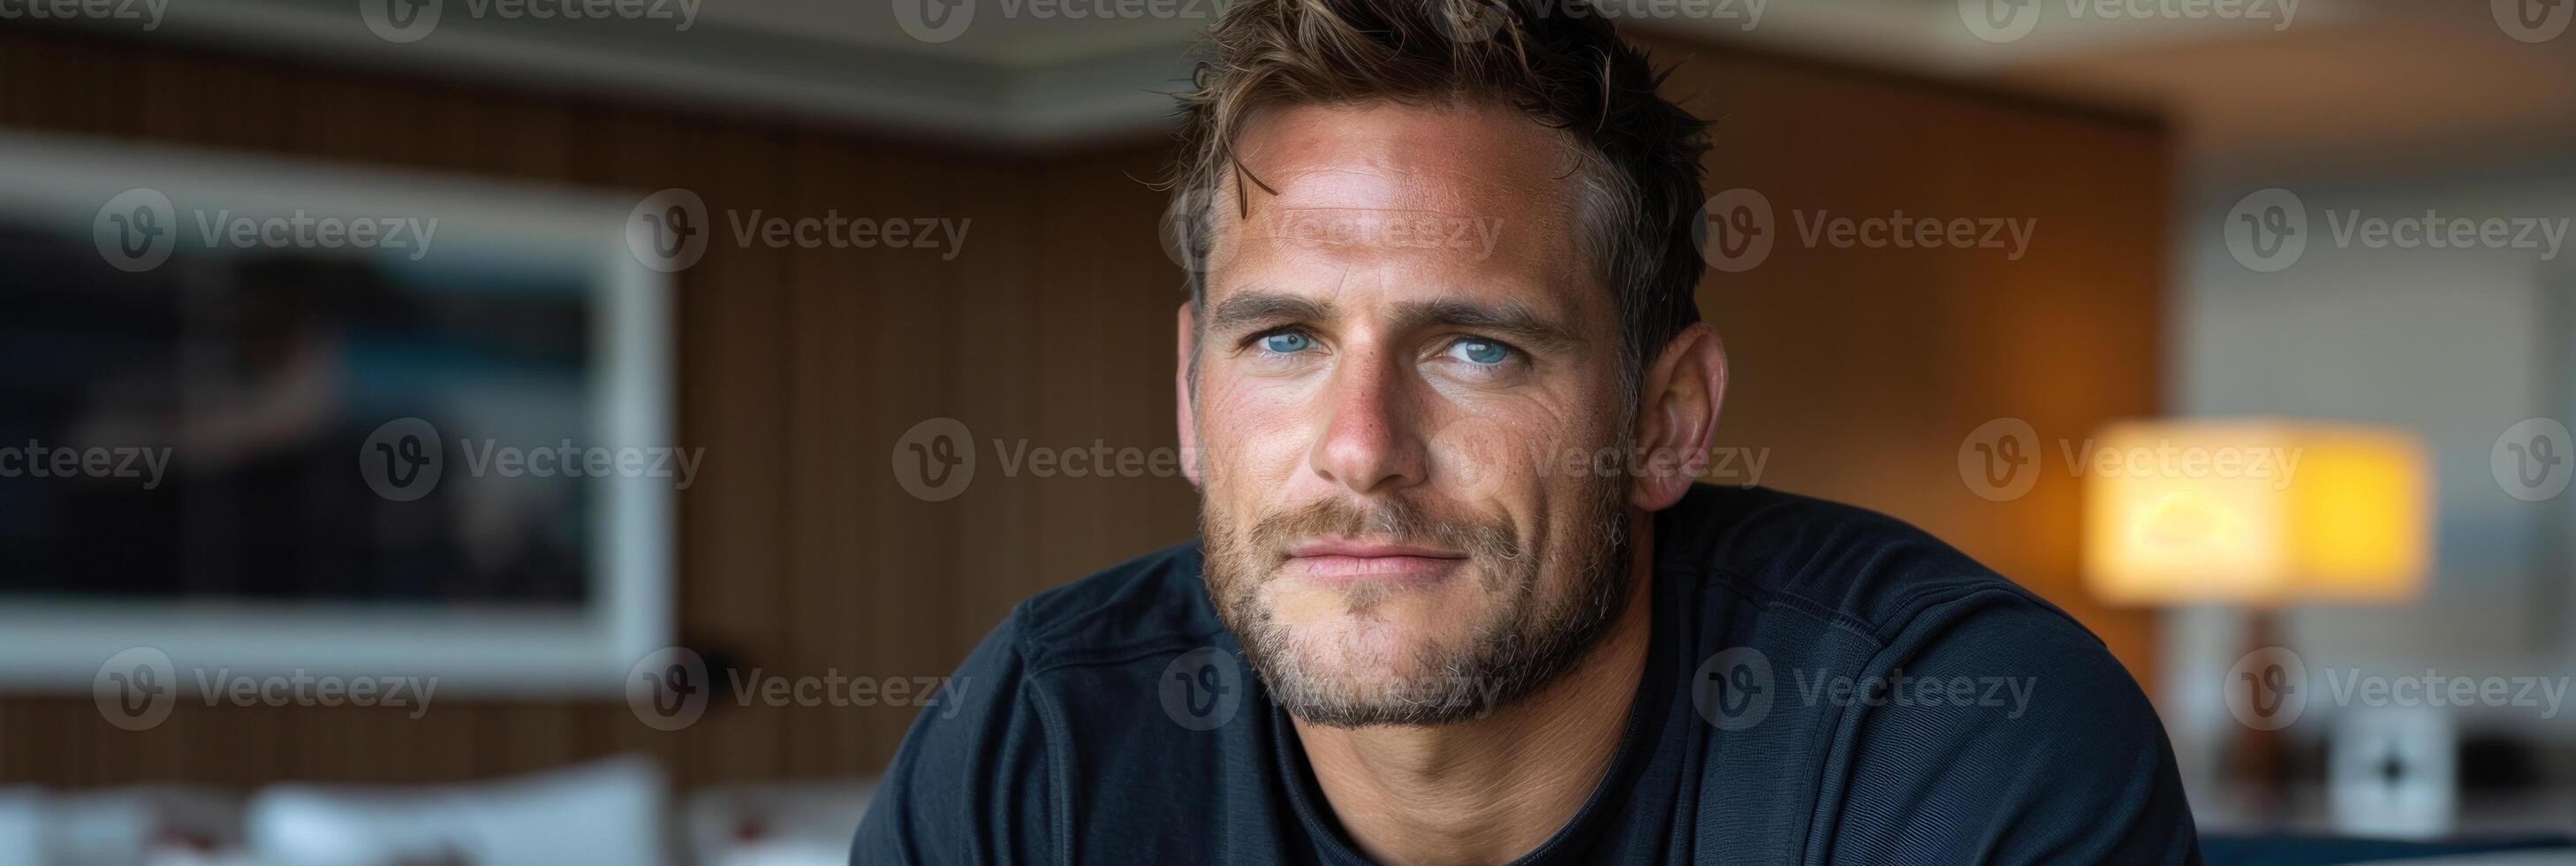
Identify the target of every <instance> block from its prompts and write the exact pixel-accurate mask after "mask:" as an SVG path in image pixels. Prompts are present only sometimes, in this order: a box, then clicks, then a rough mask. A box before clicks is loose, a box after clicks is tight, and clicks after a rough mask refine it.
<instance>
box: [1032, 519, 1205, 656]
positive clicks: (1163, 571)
mask: <svg viewBox="0 0 2576 866" xmlns="http://www.w3.org/2000/svg"><path fill="white" fill-rule="evenodd" d="M1200 562H1201V560H1200V557H1199V544H1198V541H1197V540H1195V539H1193V540H1191V541H1187V542H1183V543H1180V544H1175V545H1172V546H1170V547H1166V548H1163V549H1161V550H1157V551H1154V552H1152V553H1147V554H1145V555H1143V556H1138V557H1136V558H1134V559H1130V560H1127V561H1126V562H1122V563H1119V564H1117V565H1113V566H1110V567H1108V568H1104V569H1101V570H1099V571H1096V572H1093V573H1091V574H1090V575H1088V576H1085V577H1083V578H1082V579H1080V580H1076V581H1073V582H1071V583H1067V584H1065V585H1063V586H1059V587H1056V588H1054V589H1050V590H1047V591H1045V592H1041V593H1038V594H1036V595H1033V596H1030V597H1029V599H1028V600H1027V601H1025V602H1022V603H1021V604H1020V606H1019V607H1018V608H1017V609H1016V610H1013V611H1012V612H1011V617H1010V620H1009V621H1008V622H1006V623H1005V624H1004V627H1005V628H1007V629H1009V630H1011V631H1012V632H1014V639H1015V642H1016V644H1017V646H1016V649H1017V651H1018V652H1019V653H1020V654H1021V656H1022V657H1023V658H1024V659H1025V660H1026V663H1027V664H1028V665H1029V667H1030V669H1031V670H1040V671H1042V670H1047V669H1051V668H1055V667H1058V666H1063V665H1081V664H1089V663H1095V662H1099V661H1103V660H1110V659H1118V658H1122V657H1127V656H1132V655H1136V654H1153V653H1159V652H1165V651H1169V650H1171V649H1172V648H1173V647H1176V646H1177V647H1181V648H1188V647H1194V646H1202V645H1205V644H1207V643H1208V642H1209V641H1210V640H1211V639H1212V638H1214V637H1215V636H1216V635H1217V634H1219V633H1221V632H1223V631H1224V625H1223V624H1222V623H1220V622H1219V621H1218V620H1217V618H1216V611H1215V609H1214V608H1213V607H1211V606H1210V604H1209V602H1208V597H1207V586H1206V584H1205V583H1204V582H1203V581H1202V580H1201V578H1200V577H1199V566H1200Z"/></svg>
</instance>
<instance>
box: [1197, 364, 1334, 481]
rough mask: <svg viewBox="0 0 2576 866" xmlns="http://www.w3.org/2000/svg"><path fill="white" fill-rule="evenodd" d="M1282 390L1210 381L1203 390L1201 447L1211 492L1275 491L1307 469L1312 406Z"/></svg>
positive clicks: (1201, 399) (1200, 408)
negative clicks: (1300, 470) (1297, 472)
mask: <svg viewBox="0 0 2576 866" xmlns="http://www.w3.org/2000/svg"><path fill="white" fill-rule="evenodd" d="M1283 391H1284V389H1263V388H1251V387H1243V386H1241V385H1239V384H1235V383H1211V386H1210V387H1208V388H1207V389H1206V390H1203V391H1201V392H1200V394H1199V406H1198V427H1199V430H1198V434H1199V449H1200V451H1201V454H1202V457H1203V458H1204V459H1205V460H1206V461H1207V462H1206V466H1207V470H1208V472H1207V477H1206V479H1205V480H1206V482H1207V485H1208V487H1209V489H1210V490H1211V491H1216V492H1218V493H1219V494H1220V495H1221V496H1222V495H1224V492H1225V491H1230V490H1243V491H1247V493H1246V495H1247V496H1248V495H1251V494H1250V492H1251V491H1277V490H1279V489H1281V487H1282V485H1283V484H1284V483H1285V482H1286V481H1288V480H1289V479H1290V478H1291V477H1293V476H1294V475H1295V473H1296V471H1297V469H1298V467H1300V466H1302V465H1304V463H1305V459H1306V454H1307V453H1308V451H1309V450H1310V448H1309V446H1310V444H1311V443H1310V441H1309V439H1310V432H1309V429H1308V427H1309V419H1310V415H1311V411H1310V410H1311V407H1310V406H1309V405H1308V403H1307V401H1306V400H1304V399H1302V398H1293V397H1292V396H1291V395H1287V394H1285V393H1282V392H1283Z"/></svg>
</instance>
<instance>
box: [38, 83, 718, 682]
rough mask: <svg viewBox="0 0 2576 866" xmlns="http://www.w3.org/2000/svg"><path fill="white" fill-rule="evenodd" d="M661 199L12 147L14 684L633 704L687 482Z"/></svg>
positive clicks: (88, 145) (161, 151) (203, 156)
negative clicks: (267, 688)
mask: <svg viewBox="0 0 2576 866" xmlns="http://www.w3.org/2000/svg"><path fill="white" fill-rule="evenodd" d="M637 200H638V199H637V198H633V197H623V198H621V197H619V196H615V195H610V194H605V193H599V192H585V191H576V190H569V189H554V188H546V187H533V188H532V187H525V186H514V185H509V184H504V183H499V182H494V181H488V180H476V179H462V178H454V177H438V176H424V175H413V174H403V173H397V172H392V171H386V170H376V169H363V168H354V167H339V166H331V165H324V164H318V163H314V162H310V161H303V160H297V161H284V160H279V159H273V158H253V157H247V156H241V155H232V154H223V153H215V152H205V151H181V150H172V149H165V148H157V147H156V148H146V147H138V146H132V145H126V144H119V143H111V142H104V141H97V140H86V139H70V138H55V137H43V136H34V135H27V134H19V133H8V134H0V273H5V274H8V275H9V276H8V277H7V278H6V279H5V280H0V304H5V305H6V306H7V308H8V309H9V310H10V312H9V313H8V314H7V315H0V688H8V689H14V690H20V691H25V690H31V689H34V690H54V689H62V690H88V689H91V688H92V687H93V686H94V685H95V684H96V683H99V682H104V681H106V678H110V677H113V676H122V675H125V674H123V673H119V672H117V671H113V670H109V669H108V666H107V662H108V660H109V659H110V658H112V657H117V656H118V655H119V654H120V653H129V652H141V653H143V654H145V655H146V656H149V657H151V658H152V659H154V660H155V662H156V664H158V665H159V666H160V667H164V668H167V669H168V670H167V672H166V673H167V674H168V675H175V676H178V677H179V678H180V680H181V681H180V682H179V683H176V684H175V685H177V686H178V687H179V688H180V690H181V692H182V694H192V693H193V690H194V689H196V688H198V684H196V683H190V682H188V681H187V680H188V679H189V678H190V677H191V675H192V672H194V673H195V674H200V675H209V676H211V675H218V672H220V673H219V675H221V676H225V677H270V676H295V675H299V674H301V675H305V676H310V677H395V676H403V677H436V678H438V681H439V684H440V688H441V690H442V691H443V692H446V693H484V694H504V695H506V694H511V693H527V694H545V695H549V696H556V695H564V694H567V693H584V694H594V695H598V696H608V695H613V694H617V693H619V692H620V690H621V689H622V687H623V686H622V680H623V678H624V677H625V675H626V673H627V672H628V669H629V667H630V666H631V665H633V664H635V663H636V662H637V660H638V659H641V658H643V657H644V656H645V655H647V654H648V653H651V652H652V651H654V650H656V649H658V648H660V647H663V646H665V645H667V644H669V643H670V640H671V638H670V632H671V618H672V614H671V603H670V595H671V589H670V585H671V562H672V549H671V548H672V545H671V538H672V526H673V507H674V506H673V503H674V499H675V497H676V496H677V495H679V491H682V490H685V489H686V487H687V485H688V483H690V481H692V480H694V475H695V471H696V469H697V464H696V462H695V459H694V458H695V456H696V455H694V454H692V453H690V452H687V451H685V450H683V449H679V448H677V447H676V445H677V443H675V442H674V441H673V438H672V430H671V421H670V417H671V403H672V399H671V365H672V354H673V352H672V337H671V323H670V294H671V278H670V276H669V275H668V274H666V273H662V272H660V271H657V270H655V269H653V268H648V267H646V266H645V265H644V264H643V261H644V260H643V259H642V258H639V255H638V254H637V253H635V252H631V251H630V248H629V243H628V226H629V223H630V221H631V220H630V215H631V214H633V213H636V212H638V211H637V208H636V205H635V202H636V201H637ZM684 472H685V474H684ZM164 657H166V659H165V658H164ZM127 661H129V662H130V661H132V656H131V655H129V656H127ZM201 678H202V677H201Z"/></svg>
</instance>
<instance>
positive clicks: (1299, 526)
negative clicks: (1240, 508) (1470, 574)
mask: <svg viewBox="0 0 2576 866" xmlns="http://www.w3.org/2000/svg"><path fill="white" fill-rule="evenodd" d="M1319 535H1321V536H1340V537H1360V536H1367V537H1372V538H1386V539H1388V540H1390V541H1392V542H1393V543H1396V544H1408V545H1420V546H1425V547H1445V548H1449V549H1451V550H1456V551H1459V552H1461V553H1465V554H1466V555H1467V556H1468V557H1469V558H1471V559H1479V560H1487V561H1491V560H1502V561H1507V562H1508V561H1513V560H1518V559H1520V557H1521V541H1520V532H1519V530H1517V529H1515V528H1513V526H1512V524H1511V522H1510V521H1509V520H1490V521H1485V520H1458V519H1449V518H1443V517H1441V516H1439V515H1436V514H1433V513H1431V512H1430V511H1429V510H1427V509H1425V508H1423V507H1422V506H1421V505H1420V504H1418V503H1415V502H1413V501H1411V500H1406V499H1386V500H1380V501H1376V502H1371V503H1368V504H1366V505H1360V504H1354V503H1351V502H1348V501H1344V500H1340V499H1326V500H1321V501H1318V502H1315V503H1313V504H1311V505H1307V506H1305V507H1302V508H1299V509H1297V510H1295V511H1290V512H1288V513H1285V514H1276V515H1272V516H1269V517H1264V518H1262V519H1261V520H1259V521H1257V522H1255V523H1254V524H1253V525H1252V532H1251V541H1252V543H1253V545H1254V549H1255V550H1279V549H1282V548H1285V547H1287V546H1288V544H1289V543H1290V542H1294V541H1296V540H1298V539H1301V538H1308V537H1312V536H1319Z"/></svg>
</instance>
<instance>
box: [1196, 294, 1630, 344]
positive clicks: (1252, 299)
mask: <svg viewBox="0 0 2576 866" xmlns="http://www.w3.org/2000/svg"><path fill="white" fill-rule="evenodd" d="M1332 317H1333V305H1332V303H1331V302H1329V301H1321V300H1316V299H1313V298H1306V297H1300V296H1297V295H1287V294H1279V293H1276V292H1263V291H1245V292H1237V293H1235V294H1233V295H1229V296H1227V297H1226V299H1225V300H1222V301H1218V302H1217V303H1216V304H1215V305H1214V306H1212V307H1210V308H1209V309H1208V313H1207V322H1206V325H1205V327H1206V328H1207V329H1208V330H1210V331H1215V332H1219V333H1229V332H1232V331H1235V330H1238V329H1243V328H1247V327H1251V326H1253V325H1262V324H1274V323H1293V322H1323V321H1328V320H1330V319H1331V318H1332ZM1438 326H1447V327H1453V328H1459V329H1463V330H1469V331H1475V332H1478V333H1480V334H1489V335H1492V336H1494V337H1498V338H1503V339H1508V340H1511V341H1512V342H1515V343H1519V344H1521V345H1523V346H1525V347H1527V348H1532V349H1550V350H1567V349H1574V348H1578V347H1581V346H1582V345H1583V342H1584V341H1583V339H1582V337H1581V336H1579V335H1577V334H1576V333H1575V332H1574V331H1573V330H1572V329H1570V328H1567V327H1565V326H1563V325H1561V324H1558V323H1556V322H1554V321H1551V320H1550V319H1549V318H1548V317H1547V316H1544V315H1541V314H1540V313H1539V312H1538V310H1537V309H1535V308H1533V307H1531V306H1530V305H1529V304H1526V303H1522V302H1520V301H1500V302H1493V303H1481V302H1476V301H1463V300H1456V299H1440V300H1430V301H1407V302H1404V303H1401V304H1397V305H1396V307H1395V321H1394V330H1396V331H1397V332H1406V331H1415V330H1421V329H1425V328H1431V327H1438Z"/></svg>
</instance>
